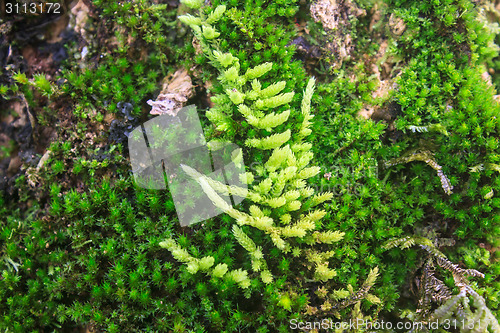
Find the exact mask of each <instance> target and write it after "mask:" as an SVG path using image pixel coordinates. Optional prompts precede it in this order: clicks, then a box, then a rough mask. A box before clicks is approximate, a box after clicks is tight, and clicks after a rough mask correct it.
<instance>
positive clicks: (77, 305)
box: [0, 0, 500, 332]
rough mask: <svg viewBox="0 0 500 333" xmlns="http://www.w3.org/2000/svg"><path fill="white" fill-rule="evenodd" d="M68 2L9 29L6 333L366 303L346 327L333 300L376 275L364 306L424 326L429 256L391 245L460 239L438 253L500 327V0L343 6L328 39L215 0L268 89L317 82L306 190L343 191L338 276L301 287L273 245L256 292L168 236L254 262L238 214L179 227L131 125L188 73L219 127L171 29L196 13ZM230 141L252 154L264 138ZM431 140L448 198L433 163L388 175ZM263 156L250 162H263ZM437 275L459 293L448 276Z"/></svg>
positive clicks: (175, 325) (224, 42) (204, 327)
mask: <svg viewBox="0 0 500 333" xmlns="http://www.w3.org/2000/svg"><path fill="white" fill-rule="evenodd" d="M65 3H67V4H68V7H67V8H68V14H67V15H66V16H63V17H61V18H57V19H56V18H54V17H51V18H45V17H42V16H41V17H35V18H33V17H31V18H30V17H26V16H22V15H17V16H15V17H14V18H12V17H10V18H9V17H3V18H2V21H0V30H1V31H2V35H1V37H0V41H1V45H0V63H1V65H2V69H1V71H0V107H1V109H0V120H1V124H0V129H1V131H0V177H1V178H0V190H1V192H0V240H1V241H0V258H2V260H1V261H0V265H2V266H0V270H1V271H2V274H1V276H0V281H1V284H0V310H1V311H0V329H1V330H2V331H3V330H6V331H7V332H11V331H12V332H51V331H72V330H77V329H80V328H82V327H86V328H87V329H89V330H94V331H96V332H139V331H145V332H170V331H173V332H185V331H197V332H198V331H199V332H202V331H207V332H220V331H226V332H236V331H240V332H256V331H257V332H277V331H282V332H287V331H289V330H290V328H289V321H290V320H291V319H293V318H295V319H300V320H313V319H316V320H318V319H324V318H332V319H335V320H338V319H342V318H344V319H346V318H350V317H352V316H353V308H354V305H350V306H347V307H345V308H343V309H340V310H338V316H339V317H338V318H336V317H335V315H334V311H333V310H332V309H331V308H329V306H331V304H330V303H329V300H328V297H326V296H325V295H326V294H328V293H330V292H332V291H333V290H338V289H344V288H346V287H347V286H348V285H351V286H352V287H353V289H354V290H358V289H359V288H361V287H362V285H363V282H364V281H365V279H366V277H367V275H368V274H369V272H370V270H372V269H373V268H375V267H378V269H379V277H378V279H377V280H376V283H375V286H374V287H372V289H371V291H370V292H371V293H372V294H374V295H376V296H377V297H378V298H379V299H380V303H377V302H370V301H369V300H367V299H364V300H362V301H361V304H360V305H361V307H360V311H361V312H362V313H363V315H364V316H366V317H370V318H372V319H373V320H386V321H387V320H389V321H394V322H395V321H398V320H414V319H415V318H417V317H416V315H415V311H416V310H417V308H418V304H419V303H418V301H419V298H420V294H419V290H418V289H419V287H418V285H419V280H418V278H419V276H420V274H421V270H422V264H423V262H425V260H426V259H427V257H426V253H425V252H424V251H421V250H417V249H416V248H410V249H404V250H402V249H397V248H395V249H391V250H385V249H384V247H383V246H384V244H386V242H387V241H389V240H391V239H393V238H401V237H404V236H409V235H417V236H423V237H427V238H429V239H431V240H432V241H435V242H436V244H441V243H446V242H441V243H440V241H439V240H453V241H448V242H447V243H448V245H452V246H442V247H440V250H441V251H442V252H443V253H444V254H445V255H446V256H447V257H448V258H449V259H450V260H451V261H452V262H454V263H456V264H459V265H460V266H461V267H463V268H469V269H476V270H478V271H480V272H482V273H484V274H485V276H484V278H482V279H481V278H477V277H476V278H472V279H471V284H472V286H473V287H474V288H475V290H476V291H477V292H478V293H479V294H480V295H482V296H483V297H484V298H485V300H486V304H487V306H488V307H489V309H490V310H491V311H492V312H493V313H494V314H495V315H496V316H497V318H500V280H499V273H500V262H499V261H498V257H499V253H500V252H499V251H498V246H499V245H500V238H499V237H500V224H499V222H500V198H499V195H500V174H499V170H500V147H499V138H500V104H499V103H500V102H499V101H498V100H497V98H496V97H495V95H496V94H497V92H496V89H497V85H498V82H499V75H498V73H499V72H500V61H499V56H498V47H497V45H496V44H495V43H498V38H500V37H498V35H497V33H498V26H496V25H495V24H496V21H498V17H499V15H498V12H499V9H496V7H495V6H496V4H495V2H490V1H474V2H471V1H468V0H459V1H453V0H433V1H430V0H429V1H427V0H426V1H393V0H387V1H370V0H366V1H338V2H335V1H334V2H332V3H336V4H338V8H337V11H339V12H340V13H341V15H340V17H341V19H342V20H344V21H342V22H343V23H344V24H343V29H338V30H326V31H325V29H324V28H323V26H322V24H321V22H315V21H314V20H313V18H312V17H311V14H310V12H309V11H310V7H311V3H309V2H305V1H295V0H285V1H276V2H275V1H261V0H257V1H245V2H239V1H232V0H230V1H215V0H213V1H211V5H212V6H213V7H216V6H217V5H219V4H225V5H226V6H227V9H228V10H227V14H226V15H224V17H222V18H221V20H220V21H219V22H218V23H217V29H218V31H219V32H220V36H219V37H218V39H219V40H220V43H219V45H218V46H219V48H220V50H221V51H223V52H230V53H231V54H233V55H234V56H235V57H237V58H238V59H239V61H240V64H241V71H242V72H245V71H246V70H247V69H248V68H252V67H254V66H256V65H259V64H262V63H263V62H266V61H272V62H273V64H274V65H273V70H272V71H271V73H270V74H269V76H268V77H267V78H266V79H268V82H273V80H275V81H278V80H286V82H287V84H286V88H285V91H292V90H294V91H296V92H301V91H302V90H303V89H304V88H305V86H306V84H307V79H308V77H310V76H315V77H316V78H317V89H316V92H315V95H314V96H313V99H312V110H313V111H312V113H313V114H314V115H315V118H314V124H313V125H312V126H313V134H312V136H311V137H310V138H309V139H310V140H311V141H312V142H313V143H314V144H313V151H314V154H315V165H317V166H320V167H321V172H320V174H319V175H318V176H317V177H315V178H314V179H313V180H312V182H311V183H310V186H312V187H316V188H317V189H318V190H321V189H322V190H323V191H325V190H328V191H331V192H333V193H334V198H333V200H332V201H331V202H330V203H328V204H326V205H325V209H326V212H327V215H326V216H325V218H324V219H323V220H322V221H323V222H322V223H323V225H322V227H323V229H325V230H340V231H342V232H344V233H345V236H344V239H343V240H342V241H341V242H340V243H338V244H335V246H334V247H333V249H332V250H333V251H335V255H334V256H333V257H332V258H331V259H330V267H334V268H335V269H336V271H337V276H336V277H335V278H334V279H333V280H332V282H331V283H329V284H327V285H322V284H321V283H318V282H313V281H309V280H307V279H304V276H303V274H302V272H301V271H300V270H297V269H296V267H295V266H293V265H291V264H290V260H289V259H287V258H286V257H283V256H282V253H281V252H279V251H277V250H276V249H273V247H272V246H271V245H272V244H268V245H269V249H268V250H269V254H270V258H271V259H270V260H271V262H272V264H273V265H274V266H275V267H276V269H277V270H279V271H280V272H282V273H283V274H284V276H285V277H288V280H287V279H286V278H285V277H284V278H283V279H277V280H275V281H274V282H273V283H272V284H269V285H265V284H263V283H262V282H260V280H258V279H252V284H251V287H250V288H248V289H246V290H244V291H242V290H241V289H240V288H239V287H238V286H236V285H235V284H231V283H226V282H220V281H214V280H210V279H206V278H204V277H203V276H202V274H201V273H198V274H195V275H192V274H190V273H188V272H187V270H186V269H185V267H183V266H182V265H181V264H179V263H178V262H177V261H176V260H174V258H173V257H172V256H171V255H170V253H169V252H168V251H166V250H165V249H163V248H161V247H160V246H159V245H158V244H159V243H160V242H161V241H162V240H164V239H166V238H168V237H175V238H176V239H177V241H178V243H179V245H181V246H182V247H184V248H187V249H188V250H189V252H190V253H191V254H192V255H194V256H198V255H200V256H201V255H202V254H203V255H206V254H207V253H208V254H209V255H212V256H214V257H216V259H217V261H218V262H224V263H226V264H227V265H229V266H232V265H234V264H236V263H238V265H237V266H238V267H239V266H243V267H245V268H248V267H250V266H251V263H250V262H249V260H248V258H247V257H246V256H245V252H244V251H243V250H242V249H241V247H239V245H238V243H237V242H236V241H235V239H234V236H233V234H232V233H231V226H232V224H233V220H232V218H230V217H229V216H227V215H221V216H219V217H216V218H213V219H210V220H208V221H206V222H204V223H203V224H196V225H193V226H191V227H186V228H181V227H180V226H179V223H178V221H177V217H176V214H175V207H174V203H173V201H172V198H171V195H170V194H169V193H168V191H152V190H146V189H141V188H138V187H137V186H136V185H135V184H134V182H133V178H132V177H131V170H130V163H129V160H128V149H127V146H126V144H127V138H126V133H128V132H130V131H131V129H133V128H134V127H135V126H138V125H139V124H141V123H142V122H144V121H146V120H148V119H150V118H151V115H149V111H150V107H149V106H148V105H147V103H146V101H147V100H148V99H154V98H155V97H156V95H157V94H158V93H159V91H160V89H161V80H162V78H163V77H165V76H167V75H168V74H171V73H173V72H175V71H176V70H177V69H178V68H179V67H185V68H187V69H188V70H189V73H190V76H191V78H192V80H193V85H194V86H195V88H194V89H195V94H194V97H192V98H191V99H190V100H189V101H188V102H189V104H195V105H196V106H197V107H198V109H199V110H201V111H200V117H201V118H202V120H203V122H204V126H205V127H204V130H205V134H206V135H207V137H212V138H218V137H221V136H223V133H222V132H221V131H218V130H217V129H216V128H214V127H213V126H212V125H211V124H210V122H209V121H208V119H207V118H206V117H205V111H206V110H207V109H208V107H209V106H210V102H209V98H208V96H212V95H214V94H216V93H220V92H221V90H222V86H221V84H220V83H219V82H218V78H217V74H216V71H215V70H214V69H213V68H212V67H211V66H210V64H209V61H208V59H207V58H206V57H205V56H204V55H203V54H202V53H201V52H200V50H199V45H197V44H196V41H195V42H193V35H192V34H191V32H190V30H189V28H188V27H186V26H185V25H183V24H182V23H180V22H179V21H178V20H177V17H178V16H179V15H181V14H184V13H187V12H192V10H191V9H189V8H188V7H187V6H185V5H183V4H179V3H178V2H177V1H156V0H154V1H153V0H136V1H130V2H129V1H116V2H108V1H101V0H94V1H80V2H78V3H77V4H76V6H75V3H73V6H69V4H70V3H69V1H66V2H65ZM211 8H212V7H210V6H206V7H203V8H202V9H201V10H202V11H205V12H207V13H208V12H210V11H211ZM30 28H31V29H30ZM485 73H486V74H485ZM207 82H211V84H207ZM263 88H265V87H263ZM299 95H301V94H296V96H295V97H294V102H295V103H297V102H300V96H299ZM125 103H130V107H131V111H130V112H124V110H125V109H126V107H124V105H125ZM127 105H128V104H127ZM297 119H298V118H297ZM434 124H439V125H441V127H436V128H444V129H445V130H441V131H433V130H432V129H431V127H430V125H434ZM412 126H419V127H420V130H412V128H414V127H412ZM229 134H230V135H231V136H232V137H233V138H234V141H235V142H236V143H237V144H240V145H241V146H243V145H244V144H243V142H244V140H245V139H246V138H247V137H249V136H252V135H254V133H252V132H251V131H249V130H247V129H246V128H245V127H235V128H234V131H232V132H230V133H229ZM423 150H425V151H431V152H432V153H433V160H434V163H436V164H438V165H439V166H440V167H441V169H440V170H441V171H442V174H444V176H445V177H446V178H447V179H448V180H449V183H450V185H451V186H452V187H453V189H452V193H450V194H447V192H446V191H445V189H444V188H443V183H442V177H441V179H440V176H439V175H438V173H437V172H436V170H435V169H433V168H432V167H431V166H430V165H429V164H426V163H424V162H422V161H413V162H408V163H399V164H396V165H394V166H388V165H389V164H390V163H388V162H390V161H394V159H397V158H400V157H405V156H408V154H409V153H412V152H415V151H423ZM249 156H252V160H251V161H246V162H247V163H248V165H250V164H252V162H257V163H259V162H261V161H262V156H261V155H259V153H256V152H254V151H252V150H250V149H249ZM242 206H244V204H243V205H242ZM436 276H437V277H439V278H440V279H441V280H443V281H444V283H445V284H446V285H447V286H448V287H449V288H451V289H452V290H453V291H454V292H457V291H458V289H457V288H456V286H455V284H454V281H453V278H452V276H451V275H450V274H448V273H447V272H446V271H445V270H442V269H441V268H437V269H436ZM291 279H294V280H296V281H297V283H296V284H295V285H289V283H288V282H287V281H289V280H291ZM325 288H326V289H325ZM283 289H286V290H288V292H287V293H281V294H278V293H276V292H275V291H276V290H283ZM436 307H437V304H432V308H433V309H435V308H436Z"/></svg>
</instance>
